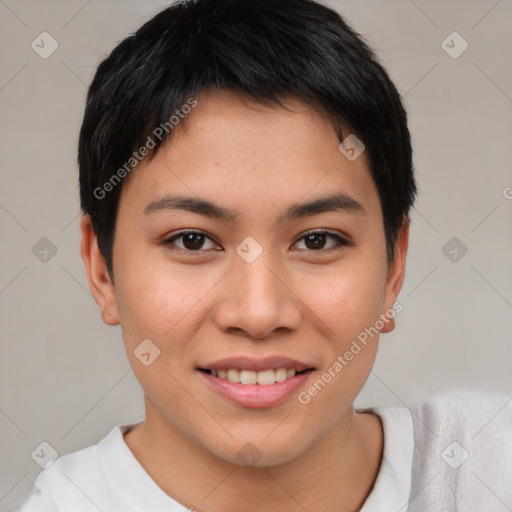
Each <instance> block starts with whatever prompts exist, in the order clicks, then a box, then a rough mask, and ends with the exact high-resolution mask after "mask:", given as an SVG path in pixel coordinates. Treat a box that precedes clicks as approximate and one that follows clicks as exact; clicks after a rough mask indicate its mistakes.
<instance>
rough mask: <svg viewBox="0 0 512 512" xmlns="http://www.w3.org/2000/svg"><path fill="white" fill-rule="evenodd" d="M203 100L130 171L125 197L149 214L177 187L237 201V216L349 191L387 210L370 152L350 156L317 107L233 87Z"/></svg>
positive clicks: (374, 208) (372, 207) (370, 206)
mask: <svg viewBox="0 0 512 512" xmlns="http://www.w3.org/2000/svg"><path fill="white" fill-rule="evenodd" d="M197 100H198V105H197V106H196V107H195V108H194V109H193V110H192V112H191V113H190V114H189V115H188V116H187V117H186V118H185V119H184V122H183V123H182V124H181V125H179V124H178V125H177V126H175V127H174V129H173V132H172V134H171V138H170V140H169V142H168V143H167V144H166V145H165V146H164V147H162V148H161V149H160V150H159V151H158V153H157V154H156V156H155V157H154V158H153V159H152V160H150V161H148V162H144V161H143V162H142V163H141V165H140V166H139V167H138V168H137V170H136V171H135V172H134V173H133V174H132V175H130V179H129V180H128V181H127V183H125V185H124V188H125V190H124V191H123V194H122V197H121V200H122V202H123V198H124V203H125V204H128V205H131V206H137V208H138V209H139V211H140V212H142V211H143V210H144V209H146V208H147V206H148V205H149V204H150V203H155V201H158V200H159V199H161V198H162V197H163V196H164V195H166V194H170V193H172V194H178V195H181V196H183V197H185V196H188V197H190V196H195V197H196V198H201V199H206V200H209V199H211V200H215V202H216V203H220V204H224V205H226V206H227V205H230V207H231V208H230V209H231V210H232V211H233V213H234V214H235V215H237V214H239V213H242V212H244V211H247V210H251V211H252V212H255V211H258V210H260V211H264V210H268V209H269V208H273V209H275V208H277V207H280V206H282V205H283V204H287V205H291V204H297V203H299V202H300V203H302V202H304V201H305V200H307V199H308V198H313V197H318V196H326V195H331V194H333V193H334V192H341V193H344V194H345V195H347V196H349V197H352V198H354V199H356V200H357V201H358V202H360V203H361V204H363V205H364V208H365V210H366V211H367V213H368V214H369V215H372V214H376V215H379V213H380V202H379V200H378V193H377V190H376V187H375V184H374V182H373V179H372V177H371V173H370V171H369V167H368V160H367V155H366V154H365V152H363V153H362V154H361V155H360V156H359V157H358V158H357V159H356V160H353V161H350V160H349V159H348V158H347V157H346V156H345V155H344V154H343V153H342V152H341V151H340V150H339V148H338V146H339V143H340V141H339V139H338V136H337V134H336V132H335V130H334V129H333V127H332V126H331V124H330V123H329V122H328V121H327V120H326V119H325V117H324V116H322V115H321V113H319V112H318V111H317V110H316V109H315V108H313V107H312V106H310V105H307V104H305V103H303V102H301V101H299V100H297V99H294V98H288V99H287V102H286V106H287V108H288V109H289V110H286V109H283V108H282V107H280V106H279V105H263V104H260V103H256V102H254V101H252V100H250V99H247V98H244V97H243V96H240V95H237V94H235V93H233V92H230V91H226V90H221V91H214V92H212V91H203V92H202V93H201V94H200V95H199V97H198V98H197ZM348 134H349V131H348V130H346V131H345V136H346V135H348ZM288 209H289V208H288Z"/></svg>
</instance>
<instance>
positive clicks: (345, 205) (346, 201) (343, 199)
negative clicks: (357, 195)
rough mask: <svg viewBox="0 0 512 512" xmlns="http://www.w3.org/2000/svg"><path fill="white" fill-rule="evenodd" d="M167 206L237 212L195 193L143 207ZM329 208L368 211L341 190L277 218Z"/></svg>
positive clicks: (222, 215)
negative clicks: (191, 195)
mask: <svg viewBox="0 0 512 512" xmlns="http://www.w3.org/2000/svg"><path fill="white" fill-rule="evenodd" d="M166 210H185V211H189V212H193V213H197V214H199V215H205V216H206V217H211V218H215V219H222V220H228V221H234V220H235V219H236V218H237V217H238V216H239V212H236V211H234V210H230V209H228V208H224V207H222V206H220V205H218V204H216V203H214V202H212V201H208V200H206V199H201V198H197V197H187V196H181V195H166V196H164V197H162V198H160V199H157V200H155V201H153V202H151V203H149V204H148V205H147V206H146V207H145V208H144V213H145V214H146V215H148V214H150V213H154V212H159V211H166ZM331 211H343V212H347V213H352V214H358V215H368V213H367V211H366V210H365V208H364V206H363V205H362V204H361V203H360V202H359V201H357V200H356V199H354V198H353V197H351V196H349V195H347V194H343V193H341V192H338V193H335V194H330V195H323V196H320V197H318V198H316V199H313V200H312V201H308V202H303V203H297V204H294V205H292V206H290V207H289V208H288V210H287V211H286V212H285V213H284V215H282V216H281V218H280V220H284V221H290V220H295V219H298V218H302V217H309V216H312V215H317V214H320V213H325V212H331Z"/></svg>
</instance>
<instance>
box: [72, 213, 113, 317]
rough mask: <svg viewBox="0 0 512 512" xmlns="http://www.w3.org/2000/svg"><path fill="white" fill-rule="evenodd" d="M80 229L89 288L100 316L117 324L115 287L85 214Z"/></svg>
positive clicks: (88, 217) (90, 223)
mask: <svg viewBox="0 0 512 512" xmlns="http://www.w3.org/2000/svg"><path fill="white" fill-rule="evenodd" d="M80 228H81V230H82V245H81V251H80V252H81V254H82V260H83V262H84V265H85V270H86V272H87V279H88V280H89V288H90V290H91V292H92V295H93V297H94V300H95V301H96V304H98V307H99V308H100V310H101V318H102V319H103V321H104V322H105V323H106V324H108V325H117V324H119V313H118V311H117V302H116V296H115V288H114V285H113V283H112V281H111V280H110V276H109V274H108V271H107V265H106V263H105V259H104V258H103V255H102V254H101V252H100V250H99V247H98V240H97V238H96V233H95V232H94V228H93V226H92V222H91V218H90V216H89V215H88V214H85V215H84V216H83V217H82V220H81V221H80Z"/></svg>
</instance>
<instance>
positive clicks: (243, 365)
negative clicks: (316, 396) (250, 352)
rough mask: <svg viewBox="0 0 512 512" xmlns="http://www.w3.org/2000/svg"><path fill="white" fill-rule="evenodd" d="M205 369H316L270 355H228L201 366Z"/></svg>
mask: <svg viewBox="0 0 512 512" xmlns="http://www.w3.org/2000/svg"><path fill="white" fill-rule="evenodd" d="M200 368H201V369H203V370H229V369H236V370H249V371H255V372H260V371H263V370H268V369H274V370H277V369H278V368H286V369H287V370H296V371H298V372H301V371H303V370H307V369H310V368H311V369H314V367H313V365H311V364H308V363H304V362H302V361H298V360H297V359H291V358H289V357H285V356H268V357H263V358H254V357H249V356H239V357H227V358H225V359H219V360H217V361H215V362H213V363H209V364H207V365H205V366H201V367H200Z"/></svg>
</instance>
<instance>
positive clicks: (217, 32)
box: [21, 0, 512, 512]
mask: <svg viewBox="0 0 512 512" xmlns="http://www.w3.org/2000/svg"><path fill="white" fill-rule="evenodd" d="M79 167H80V194H81V203H82V209H83V212H84V215H83V218H82V222H81V229H82V258H83V260H84V264H85V267H86V270H87V276H88V279H89V285H90V288H91V291H92V293H93V295H94V298H95V300H96V302H97V303H98V306H99V308H100V310H101V315H102V318H103V320H104V322H105V323H107V324H109V325H118V324H120V325H121V328H122V332H123V339H124V343H125V347H126V353H127V357H128V359H129V362H130V364H131V366H132V368H133V371H134V373H135V375H136V377H137V379H138V381H139V382H140V384H141V386H142V387H143V389H144V392H145V395H144V396H145V409H146V417H145V420H144V421H142V422H139V423H134V424H121V425H117V426H116V427H115V428H113V429H112V431H111V432H110V433H109V434H108V436H106V437H105V438H104V439H102V440H101V441H100V442H99V443H98V444H96V445H93V446H90V447H87V448H84V449H82V450H79V451H77V452H74V453H71V454H67V455H64V456H61V457H60V458H59V459H57V460H56V461H55V462H54V463H53V464H52V465H51V466H50V467H48V468H47V469H45V470H44V471H43V472H42V473H41V474H40V475H39V476H38V478H37V480H36V482H35V485H34V488H33V490H32V492H31V493H30V495H29V496H28V497H27V499H26V500H25V502H24V504H23V505H22V507H21V511H22V512H35V511H38V512H43V511H59V512H64V511H65V512H70V511H71V510H73V511H74V512H85V511H92V510H94V511H97V510H101V511H103V512H114V511H115V512H118V511H120V510H123V511H126V512H128V511H142V510H147V511H151V512H160V511H162V512H163V511H184V510H187V509H188V510H197V511H201V512H203V511H205V512H213V511H216V512H220V511H222V512H231V511H235V510H246V511H260V510H280V511H285V512H288V511H290V512H292V511H298V510H303V511H304V510H306V511H308V512H316V511H320V510H322V511H323V510H336V511H340V512H352V511H359V510H362V511H364V512H374V511H395V510H396V511H398V510H409V511H420V510H421V511H423V512H424V511H427V510H436V511H442V510H455V509H457V510H466V511H469V510H471V511H476V510H502V509H503V510H505V508H504V507H506V506H507V504H508V505H509V506H512V487H511V486H510V485H509V483H510V481H512V462H511V460H512V458H511V457H510V453H511V448H512V434H511V427H512V407H511V406H510V404H507V403H508V401H509V400H510V398H509V397H507V396H506V395H502V394H499V393H483V392H482V393H477V392H466V391H461V390H457V391H451V392H446V393H440V394H437V395H435V396H432V397H430V398H429V399H426V400H425V401H423V402H421V403H418V404H416V405H415V406H413V407H412V408H411V409H409V408H407V407H373V408H368V409H365V410H354V407H353V403H354V400H355V398H356V397H357V395H358V393H359V391H360V390H361V388H362V387H363V384H364V383H365V381H366V379H367V377H368V375H369V372H370V371H371V368H372V364H373V362H374V359H375V356H376V351H377V346H378V340H379V335H380V333H387V332H390V331H391V330H393V328H394V326H395V323H394V319H395V316H396V314H397V312H399V311H400V309H401V304H400V302H399V300H398V294H399V292H400V289H401V286H402V283H403V279H404V273H405V262H406V253H407V245H408V233H409V211H410V208H411V207H412V204H413V201H414V198H415V195H416V185H415V180H414V176H413V165H412V150H411V141H410V135H409V131H408V128H407V117H406V113H405V111H404V108H403V105H402V103H401V99H400V96H399V94H398V92H397V90H396V88H395V86H394V85H393V84H392V82H391V81H390V79H389V77H388V75H387V73H386V72H385V70H384V69H383V68H382V67H381V65H380V64H379V63H378V62H377V60H376V57H375V55H374V54H373V53H372V51H371V50H370V48H369V47H368V46H367V45H366V44H365V42H364V41H363V40H362V38H361V37H360V36H358V34H357V33H356V32H355V31H354V30H353V29H351V28H350V27H349V26H348V25H347V24H346V23H345V22H344V21H343V19H342V18H341V17H340V15H339V14H337V13H336V12H334V11H333V10H331V9H329V8H327V7H325V6H323V5H321V4H319V3H316V2H313V1H312V0H279V1H276V0H258V1H254V0H198V1H196V2H191V1H189V2H178V3H176V4H173V5H171V6H170V7H169V8H167V9H165V10H164V11H162V12H161V13H159V14H158V15H156V16H155V17H154V18H153V19H151V20H150V21H148V22H147V23H146V24H145V25H144V26H142V27H141V28H140V29H139V30H138V31H137V32H136V33H135V34H134V35H131V36H130V37H128V38H126V39H125V40H124V41H122V42H121V43H120V44H119V45H118V46H117V47H116V48H115V49H114V50H113V51H112V53H111V54H110V56H109V57H108V58H107V59H105V60H104V61H103V62H102V63H101V65H100V66H99V68H98V70H97V73H96V75H95V78H94V80H93V82H92V84H91V86H90V89H89V94H88V98H87V104H86V109H85V116H84V120H83V125H82V129H81V133H80V140H79ZM500 507H502V508H500Z"/></svg>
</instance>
